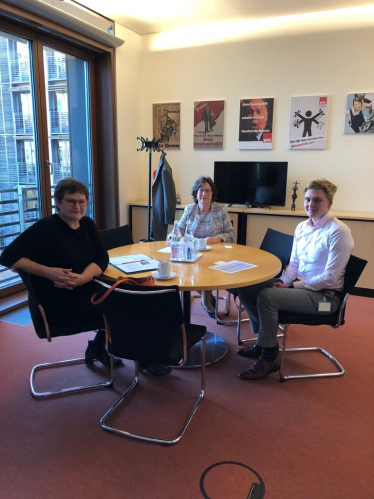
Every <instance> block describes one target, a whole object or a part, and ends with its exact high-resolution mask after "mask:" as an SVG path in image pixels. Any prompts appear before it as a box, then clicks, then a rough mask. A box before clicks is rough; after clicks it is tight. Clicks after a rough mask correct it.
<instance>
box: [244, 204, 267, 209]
mask: <svg viewBox="0 0 374 499" xmlns="http://www.w3.org/2000/svg"><path fill="white" fill-rule="evenodd" d="M246 207H247V208H251V209H252V210H270V209H271V207H270V206H267V205H260V204H246Z"/></svg>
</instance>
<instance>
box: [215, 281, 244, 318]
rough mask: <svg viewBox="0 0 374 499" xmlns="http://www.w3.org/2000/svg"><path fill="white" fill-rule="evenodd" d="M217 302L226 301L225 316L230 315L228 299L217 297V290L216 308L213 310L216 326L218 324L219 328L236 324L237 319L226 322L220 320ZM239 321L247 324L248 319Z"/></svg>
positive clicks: (217, 295) (217, 293)
mask: <svg viewBox="0 0 374 499" xmlns="http://www.w3.org/2000/svg"><path fill="white" fill-rule="evenodd" d="M218 300H225V301H226V303H225V314H226V315H227V314H229V313H230V305H229V297H228V298H225V297H223V296H219V291H218V290H217V291H216V308H215V319H216V321H217V324H220V325H221V326H228V325H230V324H237V323H238V320H239V318H238V319H228V320H224V319H221V318H220V316H219V310H218V304H219V301H218ZM238 311H239V307H238ZM241 320H242V322H249V319H241Z"/></svg>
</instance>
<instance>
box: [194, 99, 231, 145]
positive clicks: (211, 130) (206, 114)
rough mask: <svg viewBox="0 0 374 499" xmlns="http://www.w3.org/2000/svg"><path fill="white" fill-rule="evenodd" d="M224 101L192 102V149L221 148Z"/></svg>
mask: <svg viewBox="0 0 374 499" xmlns="http://www.w3.org/2000/svg"><path fill="white" fill-rule="evenodd" d="M224 110H225V101H224V100H215V101H199V102H195V103H194V137H193V138H194V142H193V146H194V149H223V124H224Z"/></svg>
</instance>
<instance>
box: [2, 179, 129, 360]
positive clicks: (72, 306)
mask: <svg viewBox="0 0 374 499" xmlns="http://www.w3.org/2000/svg"><path fill="white" fill-rule="evenodd" d="M54 198H55V203H56V209H57V213H56V214H54V215H50V216H48V217H45V218H43V219H42V220H39V221H37V222H36V223H35V224H33V225H31V227H29V228H28V229H27V230H25V232H23V233H22V234H21V235H20V236H18V237H17V239H15V240H14V241H13V242H12V243H11V244H10V245H9V246H8V247H7V248H6V249H5V250H4V251H3V253H2V255H1V257H0V263H1V264H2V265H4V266H6V267H9V268H12V269H13V270H18V269H20V270H23V271H24V272H27V273H29V274H31V277H32V281H33V285H34V287H35V289H36V293H37V295H38V299H39V300H40V302H41V304H42V306H43V308H44V310H45V313H46V315H47V317H48V315H53V316H54V317H58V321H59V323H60V324H61V326H67V327H68V326H69V325H74V324H77V323H81V322H83V323H84V321H85V320H89V321H90V322H92V321H94V322H96V320H97V329H98V331H97V333H96V337H95V339H94V340H92V341H89V342H88V347H87V350H86V354H85V361H86V364H87V365H92V364H93V361H94V359H96V360H99V361H100V362H101V363H102V364H104V365H105V366H109V363H110V359H109V354H108V352H107V351H106V349H105V334H104V331H103V327H104V323H103V318H102V314H101V312H100V311H99V310H98V308H97V307H95V306H94V305H92V304H91V296H92V295H93V294H94V293H95V288H94V284H93V278H94V277H95V276H98V275H101V274H102V272H103V271H104V270H105V269H106V267H107V266H108V262H109V257H108V253H107V251H106V249H105V247H104V243H103V242H102V240H101V237H100V235H99V231H98V229H97V227H96V225H95V223H94V222H93V220H91V218H89V217H85V213H86V208H87V203H88V190H87V187H86V186H85V185H84V184H83V183H82V182H80V181H78V180H74V179H73V178H65V179H63V180H61V181H60V182H59V183H58V184H57V185H56V188H55V192H54ZM116 363H117V364H118V363H122V361H121V360H120V359H116Z"/></svg>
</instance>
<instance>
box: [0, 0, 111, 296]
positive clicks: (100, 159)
mask: <svg viewBox="0 0 374 499" xmlns="http://www.w3.org/2000/svg"><path fill="white" fill-rule="evenodd" d="M0 30H2V31H4V32H8V33H10V34H12V33H13V34H15V35H20V36H24V37H26V38H28V39H30V40H32V41H33V50H34V51H37V50H39V51H40V50H42V47H43V45H48V44H50V45H51V46H52V47H54V48H56V49H59V48H60V50H62V51H65V52H69V53H71V54H73V55H76V56H77V57H83V58H85V59H87V58H88V59H89V60H90V98H91V102H90V104H91V126H92V139H91V140H92V175H93V201H94V213H95V215H94V217H95V222H96V224H97V226H98V228H99V229H104V228H110V227H115V226H118V224H119V194H118V144H117V125H116V123H117V113H116V93H115V88H116V87H115V75H116V72H115V49H113V48H111V47H108V46H105V45H103V44H102V43H100V42H96V41H95V40H92V39H90V38H88V37H86V36H83V35H81V34H79V33H77V32H74V31H72V30H70V29H68V28H65V27H63V26H59V25H57V24H55V23H53V22H51V21H48V20H46V19H43V18H40V17H39V16H37V15H35V14H32V13H30V12H27V11H24V10H22V9H19V8H18V7H15V6H13V5H10V4H5V3H4V2H1V1H0ZM35 55H36V54H35V52H34V60H35V61H39V68H38V67H35V79H36V92H37V93H38V92H39V95H36V105H37V113H38V115H39V116H42V115H43V112H42V111H43V110H42V106H45V105H46V104H45V99H44V96H41V95H40V88H41V87H42V85H40V84H38V81H37V79H40V78H41V75H42V71H41V64H42V58H40V57H41V56H40V54H39V57H35ZM42 97H43V98H42ZM44 116H45V114H44ZM38 126H39V127H43V128H44V130H38V137H42V136H44V137H47V131H46V128H47V124H46V123H40V120H38ZM40 132H41V133H40ZM38 140H40V139H38ZM44 142H46V141H44ZM38 147H39V151H40V164H41V165H45V164H46V163H45V162H46V160H47V159H48V144H47V143H44V144H40V143H38ZM45 178H46V176H43V175H42V176H41V181H42V182H45ZM43 179H44V180H43ZM47 190H48V185H43V189H42V192H44V196H43V199H42V203H43V215H44V216H45V215H46V214H47V212H51V202H50V199H48V196H47V194H46V193H47ZM23 288H24V286H23V284H16V285H14V286H11V287H9V288H6V289H3V290H0V298H1V297H3V296H7V295H10V294H12V293H16V292H18V291H19V290H21V289H23Z"/></svg>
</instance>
